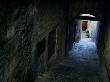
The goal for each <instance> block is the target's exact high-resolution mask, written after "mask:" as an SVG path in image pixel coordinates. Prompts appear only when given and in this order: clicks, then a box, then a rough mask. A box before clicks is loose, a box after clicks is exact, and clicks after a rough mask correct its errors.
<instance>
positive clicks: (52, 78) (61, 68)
mask: <svg viewBox="0 0 110 82" xmlns="http://www.w3.org/2000/svg"><path fill="white" fill-rule="evenodd" d="M68 54H69V56H68V57H66V58H65V59H64V60H63V61H62V62H60V64H56V65H55V66H53V67H52V68H50V70H49V71H48V72H46V73H44V75H42V76H39V78H38V82H105V80H106V82H109V81H108V77H107V74H106V76H103V72H104V71H106V68H105V65H104V64H103V63H102V62H101V59H100V57H99V56H98V54H97V48H96V44H95V43H94V42H92V41H91V40H90V39H89V38H86V39H82V40H80V41H79V42H78V43H73V47H72V49H71V50H70V51H69V52H68Z"/></svg>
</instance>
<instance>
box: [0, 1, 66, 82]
mask: <svg viewBox="0 0 110 82" xmlns="http://www.w3.org/2000/svg"><path fill="white" fill-rule="evenodd" d="M0 2H1V1H0ZM57 3H58V2H56V1H55V2H53V1H51V3H50V2H48V1H47V2H45V1H42V0H41V1H40V0H39V1H37V0H36V1H35V2H34V1H33V0H27V1H26V2H25V1H24V0H19V1H14V0H11V1H10V0H4V1H3V2H1V3H0V4H1V6H0V12H2V13H0V82H34V80H35V79H36V77H37V75H38V74H40V73H42V72H44V71H46V70H47V69H48V68H49V67H50V66H51V65H52V64H53V63H54V62H56V61H55V59H57V58H59V59H60V58H62V57H63V56H64V54H65V23H64V22H65V21H64V18H65V17H64V5H63V3H62V1H61V2H60V3H59V4H57ZM54 29H56V36H55V37H56V45H55V52H54V54H53V55H52V57H51V58H50V59H49V60H48V59H47V58H48V51H49V50H48V35H49V33H50V32H51V31H52V30H54ZM43 38H45V40H46V46H45V50H44V52H43V53H42V54H41V55H40V56H38V54H37V52H38V48H37V45H38V43H39V42H40V41H41V40H42V39H43Z"/></svg>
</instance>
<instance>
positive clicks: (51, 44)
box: [48, 29, 56, 59]
mask: <svg viewBox="0 0 110 82" xmlns="http://www.w3.org/2000/svg"><path fill="white" fill-rule="evenodd" d="M55 45H56V29H55V30H53V31H51V32H50V33H49V36H48V59H50V58H51V56H52V55H53V54H54V53H55Z"/></svg>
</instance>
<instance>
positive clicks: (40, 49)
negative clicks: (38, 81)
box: [37, 38, 46, 56]
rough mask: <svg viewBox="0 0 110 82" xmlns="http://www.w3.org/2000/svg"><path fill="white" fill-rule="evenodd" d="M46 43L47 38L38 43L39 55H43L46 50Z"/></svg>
mask: <svg viewBox="0 0 110 82" xmlns="http://www.w3.org/2000/svg"><path fill="white" fill-rule="evenodd" d="M45 45H46V40H45V38H44V39H42V40H41V41H40V42H39V43H38V44H37V54H38V56H41V54H42V53H43V52H44V51H45Z"/></svg>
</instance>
